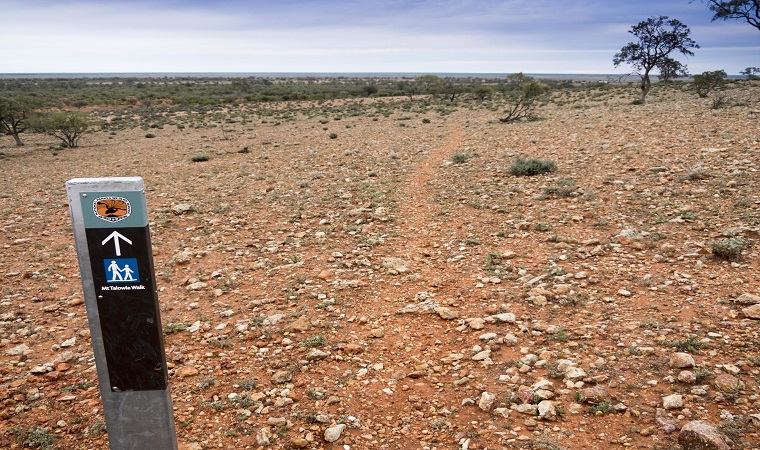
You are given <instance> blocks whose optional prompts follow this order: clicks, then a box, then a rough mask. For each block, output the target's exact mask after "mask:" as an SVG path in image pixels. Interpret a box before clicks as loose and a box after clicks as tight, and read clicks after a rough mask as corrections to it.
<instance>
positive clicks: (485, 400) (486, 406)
mask: <svg viewBox="0 0 760 450" xmlns="http://www.w3.org/2000/svg"><path fill="white" fill-rule="evenodd" d="M495 401H496V395H494V394H491V393H490V392H488V391H483V393H482V394H480V400H479V401H478V408H480V409H481V410H483V411H490V410H492V409H493V404H494V402H495Z"/></svg>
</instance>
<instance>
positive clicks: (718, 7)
mask: <svg viewBox="0 0 760 450" xmlns="http://www.w3.org/2000/svg"><path fill="white" fill-rule="evenodd" d="M707 7H708V8H710V11H712V12H713V13H714V15H713V18H712V20H714V21H715V20H728V19H740V20H741V19H744V20H746V21H747V23H748V24H750V25H752V26H753V27H755V28H757V29H758V30H760V0H729V1H718V0H708V1H707Z"/></svg>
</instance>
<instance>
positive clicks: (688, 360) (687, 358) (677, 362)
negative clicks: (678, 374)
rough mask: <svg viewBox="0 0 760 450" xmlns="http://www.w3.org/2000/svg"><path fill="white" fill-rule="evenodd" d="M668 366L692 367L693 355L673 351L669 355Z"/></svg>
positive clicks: (675, 367)
mask: <svg viewBox="0 0 760 450" xmlns="http://www.w3.org/2000/svg"><path fill="white" fill-rule="evenodd" d="M670 367H672V368H674V369H687V368H690V367H694V357H693V356H691V355H690V354H688V353H683V352H678V353H673V355H672V356H671V357H670Z"/></svg>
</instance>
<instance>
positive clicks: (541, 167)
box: [509, 156, 557, 177]
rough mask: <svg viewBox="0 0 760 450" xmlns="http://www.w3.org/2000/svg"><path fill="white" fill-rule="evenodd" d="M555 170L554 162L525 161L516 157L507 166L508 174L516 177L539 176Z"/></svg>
mask: <svg viewBox="0 0 760 450" xmlns="http://www.w3.org/2000/svg"><path fill="white" fill-rule="evenodd" d="M555 170H557V165H556V164H555V163H554V161H550V160H547V159H536V158H530V159H526V158H523V157H522V156H518V157H517V158H516V159H515V160H514V161H513V162H512V165H511V166H509V173H510V174H512V175H514V176H518V177H525V176H533V175H541V174H545V173H551V172H554V171H555Z"/></svg>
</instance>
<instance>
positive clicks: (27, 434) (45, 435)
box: [9, 426, 55, 450]
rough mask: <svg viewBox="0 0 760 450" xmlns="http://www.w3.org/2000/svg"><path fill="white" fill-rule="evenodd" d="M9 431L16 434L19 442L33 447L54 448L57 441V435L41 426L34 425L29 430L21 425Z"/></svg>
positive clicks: (45, 449) (43, 449) (44, 449)
mask: <svg viewBox="0 0 760 450" xmlns="http://www.w3.org/2000/svg"><path fill="white" fill-rule="evenodd" d="M9 431H10V432H11V433H12V434H15V435H16V440H17V441H18V443H20V444H23V445H25V446H28V447H31V448H39V449H42V450H47V449H50V448H52V445H53V443H54V442H55V435H54V434H53V433H51V432H50V430H49V429H47V428H44V427H41V426H33V427H31V428H29V429H27V430H24V429H23V428H21V427H12V428H11V429H10V430H9Z"/></svg>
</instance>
